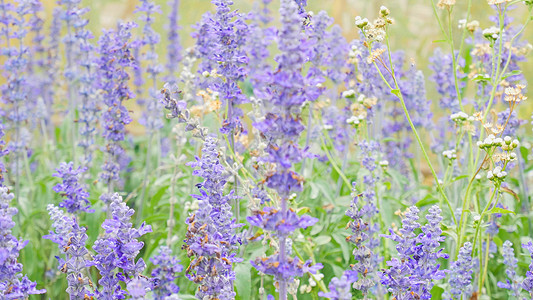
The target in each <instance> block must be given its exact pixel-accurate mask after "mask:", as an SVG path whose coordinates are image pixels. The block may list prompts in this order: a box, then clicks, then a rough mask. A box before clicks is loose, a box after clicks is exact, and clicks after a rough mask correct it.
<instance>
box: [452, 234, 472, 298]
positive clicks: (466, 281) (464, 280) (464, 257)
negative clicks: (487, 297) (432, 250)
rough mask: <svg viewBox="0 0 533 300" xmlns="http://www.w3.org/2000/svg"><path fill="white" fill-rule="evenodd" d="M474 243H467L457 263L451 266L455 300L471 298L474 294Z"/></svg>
mask: <svg viewBox="0 0 533 300" xmlns="http://www.w3.org/2000/svg"><path fill="white" fill-rule="evenodd" d="M473 269H474V263H473V262H472V243H470V242H466V243H465V244H464V245H463V247H461V249H459V255H458V256H457V261H455V262H452V263H451V264H450V280H449V282H450V286H451V290H450V292H451V294H452V296H453V297H455V298H454V299H460V298H461V297H462V296H463V298H467V299H468V298H469V297H470V295H471V294H472V273H474V270H473Z"/></svg>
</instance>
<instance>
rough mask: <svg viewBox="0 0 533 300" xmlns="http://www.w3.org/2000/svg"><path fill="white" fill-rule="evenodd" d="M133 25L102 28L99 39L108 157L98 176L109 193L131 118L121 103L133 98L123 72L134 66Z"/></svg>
mask: <svg viewBox="0 0 533 300" xmlns="http://www.w3.org/2000/svg"><path fill="white" fill-rule="evenodd" d="M134 26H135V24H134V23H119V24H118V29H117V31H116V32H114V31H105V32H104V34H103V35H102V36H101V37H100V41H99V44H100V49H99V52H100V58H99V79H100V81H99V87H100V89H101V90H102V91H103V99H104V101H103V102H104V104H105V105H106V106H107V109H106V110H105V111H104V113H103V114H102V118H103V124H102V127H103V136H104V138H105V139H106V141H107V145H106V147H105V152H106V153H107V158H106V161H105V163H104V165H103V166H102V173H101V174H100V178H101V179H102V180H103V181H104V183H105V184H106V185H108V186H109V191H110V192H111V191H112V190H113V185H114V184H116V183H118V182H119V180H120V175H119V173H120V170H121V167H120V163H119V161H120V157H121V156H123V155H124V149H123V148H122V146H121V145H120V142H121V141H123V140H124V138H125V126H126V125H127V124H129V123H130V122H131V121H132V119H131V117H130V116H129V113H128V109H127V108H126V107H125V106H124V103H123V102H124V101H126V100H128V99H131V98H133V97H134V94H133V93H132V92H131V91H130V89H129V87H128V80H129V75H128V73H127V72H126V69H127V68H129V67H132V66H134V62H133V58H132V56H131V53H130V47H129V46H130V44H129V39H130V37H131V28H133V27H134Z"/></svg>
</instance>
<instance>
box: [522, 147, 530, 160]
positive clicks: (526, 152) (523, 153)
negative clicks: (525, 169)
mask: <svg viewBox="0 0 533 300" xmlns="http://www.w3.org/2000/svg"><path fill="white" fill-rule="evenodd" d="M528 153H529V150H528V149H527V148H526V147H524V146H520V154H521V155H522V158H523V159H524V161H525V163H526V164H527V155H528Z"/></svg>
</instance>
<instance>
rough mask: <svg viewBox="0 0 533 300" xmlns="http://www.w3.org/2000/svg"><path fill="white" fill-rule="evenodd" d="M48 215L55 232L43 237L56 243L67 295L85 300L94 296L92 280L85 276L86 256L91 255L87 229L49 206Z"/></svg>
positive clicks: (72, 218)
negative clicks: (64, 276) (64, 275)
mask: <svg viewBox="0 0 533 300" xmlns="http://www.w3.org/2000/svg"><path fill="white" fill-rule="evenodd" d="M47 209H48V213H49V214H50V218H51V219H52V221H53V222H54V223H53V225H52V226H53V227H54V231H51V232H50V234H49V235H45V236H43V238H45V239H49V240H51V241H52V242H54V243H56V244H57V246H58V248H59V250H60V252H61V257H59V256H58V257H57V259H58V261H59V270H60V271H61V272H63V273H66V274H67V281H68V288H67V293H68V294H69V295H70V297H71V299H84V298H85V297H90V296H93V293H91V292H90V290H89V286H90V285H91V284H92V283H91V281H90V279H89V278H87V276H85V275H84V274H85V272H86V271H85V270H84V269H86V267H87V260H86V256H87V255H88V254H89V251H88V250H87V248H85V243H86V242H87V238H88V236H87V234H86V233H85V231H86V229H85V228H84V227H80V226H79V225H78V222H77V221H76V218H74V217H70V216H67V215H65V213H64V212H63V211H62V210H60V209H58V208H57V207H55V206H54V205H52V204H49V205H48V207H47Z"/></svg>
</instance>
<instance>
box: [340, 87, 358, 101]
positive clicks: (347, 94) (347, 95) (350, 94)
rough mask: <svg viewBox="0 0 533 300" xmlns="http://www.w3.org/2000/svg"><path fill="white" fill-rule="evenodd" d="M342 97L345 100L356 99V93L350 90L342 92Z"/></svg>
mask: <svg viewBox="0 0 533 300" xmlns="http://www.w3.org/2000/svg"><path fill="white" fill-rule="evenodd" d="M342 97H343V98H348V99H350V98H355V91H354V90H352V89H350V90H346V91H344V92H342Z"/></svg>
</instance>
